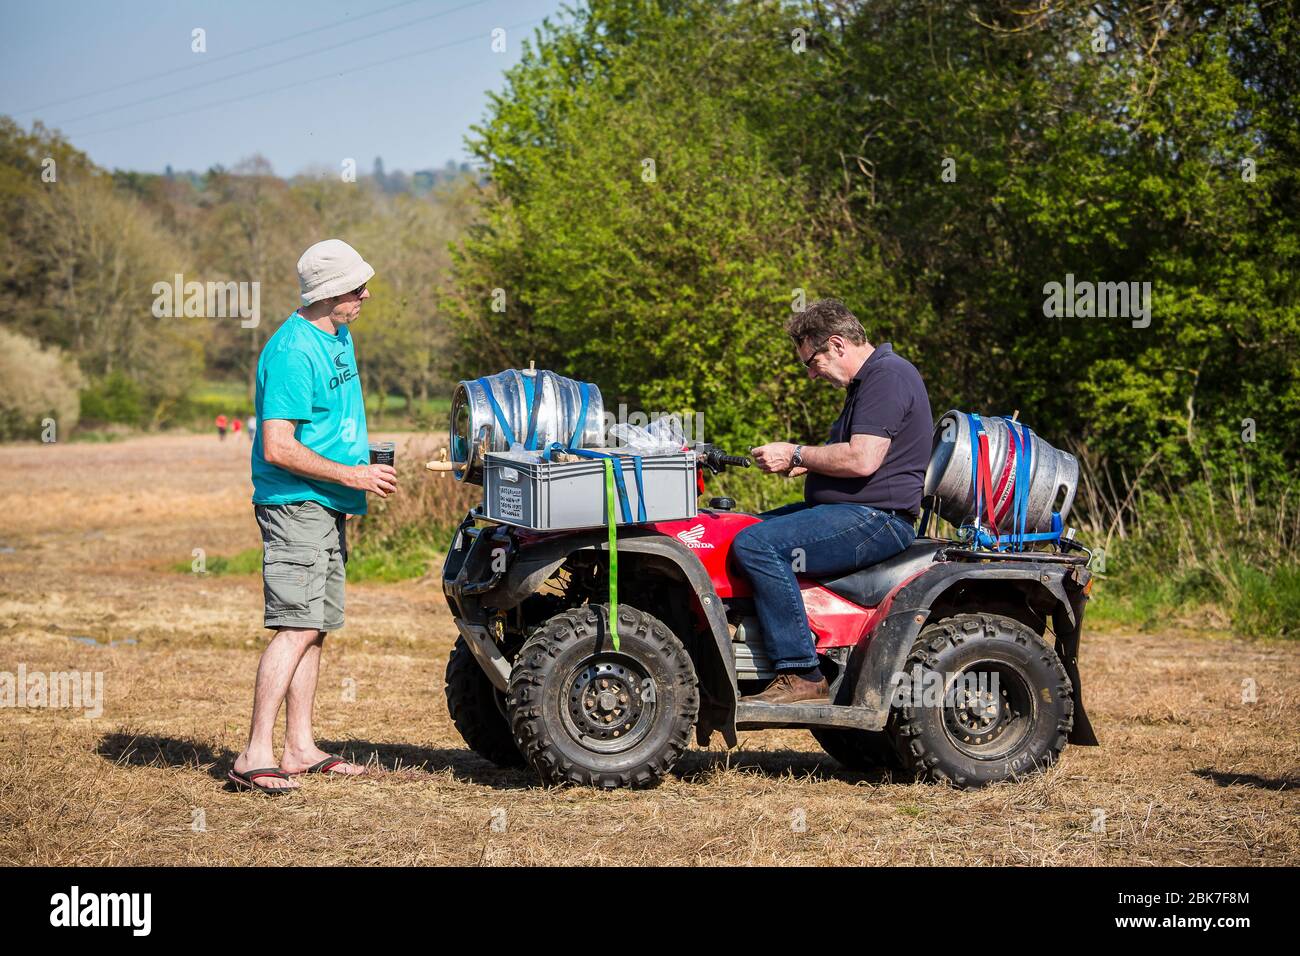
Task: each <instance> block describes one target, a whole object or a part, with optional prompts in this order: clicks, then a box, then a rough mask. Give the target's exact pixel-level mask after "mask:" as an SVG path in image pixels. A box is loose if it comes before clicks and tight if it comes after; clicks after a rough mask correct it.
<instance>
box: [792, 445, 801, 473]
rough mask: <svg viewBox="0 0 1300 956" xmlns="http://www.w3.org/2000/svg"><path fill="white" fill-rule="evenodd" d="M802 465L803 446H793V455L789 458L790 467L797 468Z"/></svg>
mask: <svg viewBox="0 0 1300 956" xmlns="http://www.w3.org/2000/svg"><path fill="white" fill-rule="evenodd" d="M802 464H803V445H795V446H794V454H793V455H791V456H790V467H791V468H798V467H799V466H800V465H802Z"/></svg>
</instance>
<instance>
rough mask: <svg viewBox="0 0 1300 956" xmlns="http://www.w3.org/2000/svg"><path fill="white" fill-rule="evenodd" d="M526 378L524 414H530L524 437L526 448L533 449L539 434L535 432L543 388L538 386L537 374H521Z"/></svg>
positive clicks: (521, 376)
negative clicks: (538, 405)
mask: <svg viewBox="0 0 1300 956" xmlns="http://www.w3.org/2000/svg"><path fill="white" fill-rule="evenodd" d="M520 378H522V379H523V380H524V414H525V415H527V416H528V434H527V435H526V436H525V437H524V448H525V450H527V451H532V450H533V442H535V441H536V440H537V436H536V435H535V434H533V431H534V429H536V428H537V415H536V414H535V412H536V411H537V407H536V406H537V401H538V399H539V398H540V397H541V394H542V390H541V388H538V387H536V376H534V375H520Z"/></svg>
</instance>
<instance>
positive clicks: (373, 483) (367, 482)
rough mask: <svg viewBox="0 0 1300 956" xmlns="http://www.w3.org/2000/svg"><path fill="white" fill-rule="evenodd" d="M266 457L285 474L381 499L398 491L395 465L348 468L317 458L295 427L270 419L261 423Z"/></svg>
mask: <svg viewBox="0 0 1300 956" xmlns="http://www.w3.org/2000/svg"><path fill="white" fill-rule="evenodd" d="M261 427H262V457H263V458H265V459H266V460H267V462H268V463H269V464H272V465H275V466H276V467H277V468H283V469H284V470H285V471H289V472H293V473H294V474H295V475H302V476H303V477H304V478H315V479H317V480H319V481H332V482H334V484H336V485H343V486H344V487H345V488H358V489H360V490H361V491H368V492H370V493H371V494H375V495H378V496H379V497H381V498H387V497H388V496H389V495H391V494H392V493H393V492H395V491H396V490H397V471H396V470H395V469H394V468H393V466H392V465H344V464H340V463H339V462H337V461H330V459H328V458H324V457H322V456H321V455H318V454H316V453H315V452H314V451H312V450H311V449H310V448H308V447H307V446H306V445H304V444H303V443H302V442H300V441H298V439H297V438H295V437H294V436H293V432H294V423H293V422H292V421H289V420H288V419H284V418H269V419H266V420H265V421H263V422H262V423H261Z"/></svg>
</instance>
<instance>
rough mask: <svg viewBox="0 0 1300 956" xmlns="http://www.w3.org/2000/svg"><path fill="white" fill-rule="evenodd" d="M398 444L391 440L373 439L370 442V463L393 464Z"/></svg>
mask: <svg viewBox="0 0 1300 956" xmlns="http://www.w3.org/2000/svg"><path fill="white" fill-rule="evenodd" d="M396 451H397V446H396V445H395V444H394V443H393V442H390V441H372V442H371V443H370V464H372V465H391V464H393V457H394V455H395V453H396Z"/></svg>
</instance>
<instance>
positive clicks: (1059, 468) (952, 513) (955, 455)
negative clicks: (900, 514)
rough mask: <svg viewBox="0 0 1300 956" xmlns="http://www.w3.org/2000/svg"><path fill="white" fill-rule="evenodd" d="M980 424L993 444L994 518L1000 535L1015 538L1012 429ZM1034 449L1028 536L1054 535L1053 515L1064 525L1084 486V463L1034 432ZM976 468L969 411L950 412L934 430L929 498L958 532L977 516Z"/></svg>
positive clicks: (997, 421)
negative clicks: (973, 473) (1010, 457)
mask: <svg viewBox="0 0 1300 956" xmlns="http://www.w3.org/2000/svg"><path fill="white" fill-rule="evenodd" d="M980 423H981V424H982V425H983V427H984V431H985V433H986V434H987V435H988V439H989V474H990V476H991V477H992V480H993V493H994V502H993V515H994V517H995V518H996V519H997V522H998V530H999V532H1000V533H1001V534H1009V533H1011V531H1012V530H1013V528H1012V522H1013V512H1012V497H1013V493H1014V491H1015V478H1016V474H1015V472H1016V469H1015V464H1014V460H1008V453H1009V451H1010V450H1011V430H1010V428H1009V427H1008V426H1007V423H1006V421H1005V420H1004V419H1002V418H994V417H988V418H986V417H984V416H983V415H981V416H980ZM1030 444H1031V450H1032V455H1031V463H1030V464H1031V470H1030V475H1029V506H1028V510H1027V515H1026V519H1025V531H1026V532H1029V533H1035V532H1048V531H1051V530H1052V512H1053V511H1056V512H1059V513H1060V515H1061V520H1062V521H1064V520H1065V516H1066V515H1067V514H1069V512H1070V506H1071V505H1073V504H1074V494H1075V491H1076V490H1077V489H1078V485H1079V462H1078V460H1077V459H1075V457H1074V456H1073V455H1070V454H1067V453H1066V452H1063V451H1060V450H1059V449H1057V448H1053V447H1052V446H1051V445H1049V444H1048V443H1047V442H1045V441H1043V440H1042V439H1041V438H1039V437H1038V436H1037V435H1036V434H1034V433H1033V431H1032V430H1031V431H1030ZM971 465H972V461H971V426H970V419H969V418H968V417H967V415H966V413H965V412H959V411H957V410H956V409H952V410H950V411H947V412H944V414H943V415H942V416H941V417H940V418H939V422H938V424H936V425H935V427H934V444H933V446H932V448H931V452H930V465H929V467H928V468H927V469H926V471H925V493H926V494H927V495H936V496H938V498H939V502H938V512H939V514H940V515H942V516H943V518H944V519H945V520H947V521H949V522H951V523H952V524H953V525H956V526H958V527H960V526H961V525H962V523H963V522H965V521H967V520H968V519H970V518H973V517H974V516H975V489H974V485H973V483H972V480H971ZM999 489H1000V490H999ZM979 517H980V524H981V525H987V523H988V522H987V519H986V518H985V514H984V513H981V514H980V516H979ZM986 530H987V529H986Z"/></svg>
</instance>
